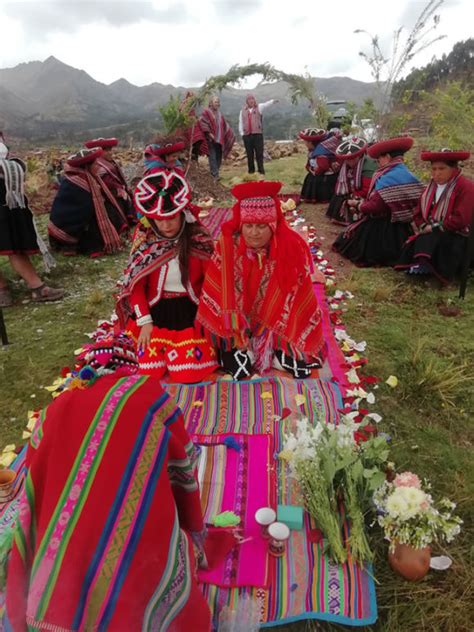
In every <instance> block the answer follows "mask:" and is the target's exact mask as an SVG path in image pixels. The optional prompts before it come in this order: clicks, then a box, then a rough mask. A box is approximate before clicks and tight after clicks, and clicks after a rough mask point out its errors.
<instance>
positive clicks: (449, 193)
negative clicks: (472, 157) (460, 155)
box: [420, 169, 461, 224]
mask: <svg viewBox="0 0 474 632" xmlns="http://www.w3.org/2000/svg"><path fill="white" fill-rule="evenodd" d="M460 177H461V170H460V169H458V170H457V171H456V173H455V174H454V175H453V177H452V178H450V180H449V181H448V182H447V183H446V188H445V189H444V191H443V192H442V194H441V196H440V198H439V200H438V201H437V202H436V203H435V195H436V189H437V188H438V185H437V184H436V182H435V181H434V180H431V181H430V183H429V184H428V186H427V187H426V189H425V190H424V191H423V194H422V196H421V199H420V210H421V214H422V216H423V219H424V220H425V222H429V221H431V220H434V221H435V222H440V223H441V224H442V223H443V222H444V221H445V220H446V219H447V218H448V217H449V215H450V214H451V212H452V210H453V204H454V199H455V190H456V188H457V186H458V181H459V178H460Z"/></svg>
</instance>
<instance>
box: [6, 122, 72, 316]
mask: <svg viewBox="0 0 474 632" xmlns="http://www.w3.org/2000/svg"><path fill="white" fill-rule="evenodd" d="M2 138H3V136H2V135H1V132H0V256H5V257H8V259H9V262H10V265H11V267H12V268H13V269H14V270H15V272H16V273H17V274H19V275H20V276H21V278H22V279H23V280H24V281H25V283H26V284H27V286H28V288H29V289H30V291H31V297H32V300H33V301H35V302H45V301H57V300H60V299H61V298H62V297H63V295H64V290H62V289H59V288H52V287H49V286H47V285H46V284H45V283H44V282H43V281H42V280H41V278H40V276H39V275H38V273H37V272H36V269H35V267H34V266H33V263H32V262H31V259H30V255H34V254H38V253H40V252H42V254H43V257H44V259H45V264H46V266H45V267H46V268H47V265H49V264H51V263H54V261H52V262H51V261H50V255H49V253H48V251H47V248H46V244H45V243H44V241H43V239H42V238H41V236H40V235H39V233H38V232H37V230H36V226H35V223H34V220H33V213H32V212H31V210H30V208H29V206H28V199H27V198H26V196H25V193H24V185H25V172H26V165H25V163H24V162H23V161H22V160H20V159H19V158H13V157H9V150H8V148H7V146H6V144H5V143H3V142H2ZM12 304H13V297H12V295H11V293H10V290H9V288H8V285H7V281H6V279H5V277H4V276H3V274H2V273H1V272H0V308H2V307H10V305H12Z"/></svg>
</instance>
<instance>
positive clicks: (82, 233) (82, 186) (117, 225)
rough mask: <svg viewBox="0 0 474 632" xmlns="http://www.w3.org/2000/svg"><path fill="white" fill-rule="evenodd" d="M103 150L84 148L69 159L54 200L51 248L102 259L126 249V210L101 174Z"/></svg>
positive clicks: (51, 218) (51, 215)
mask: <svg viewBox="0 0 474 632" xmlns="http://www.w3.org/2000/svg"><path fill="white" fill-rule="evenodd" d="M102 154H103V150H102V149H100V148H96V149H82V150H81V151H79V152H78V153H77V154H74V155H73V156H71V157H70V158H68V160H67V163H66V166H65V168H64V177H63V179H62V180H61V184H60V185H59V191H58V192H57V194H56V197H55V198H54V201H53V206H52V208H51V213H50V216H49V224H48V233H49V241H50V243H51V247H52V248H54V249H55V250H58V251H60V252H62V253H63V254H65V255H80V254H85V255H90V256H91V257H98V256H101V255H103V254H110V253H113V252H117V251H118V250H120V249H121V247H122V242H121V239H120V235H121V233H123V232H125V231H126V230H127V228H128V225H129V220H128V219H127V217H126V215H125V213H124V211H123V209H122V207H121V206H120V204H119V203H118V202H117V200H116V199H115V197H114V195H113V194H112V192H111V191H110V189H109V187H108V186H107V185H106V184H105V182H104V181H103V180H102V178H101V177H100V176H99V175H98V170H99V166H98V165H97V162H96V159H97V158H100V157H101V156H102Z"/></svg>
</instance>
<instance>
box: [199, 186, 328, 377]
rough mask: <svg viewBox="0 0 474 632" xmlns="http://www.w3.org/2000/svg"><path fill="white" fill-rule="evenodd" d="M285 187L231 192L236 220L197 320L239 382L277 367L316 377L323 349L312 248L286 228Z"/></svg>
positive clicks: (225, 230) (228, 227)
mask: <svg viewBox="0 0 474 632" xmlns="http://www.w3.org/2000/svg"><path fill="white" fill-rule="evenodd" d="M280 188H281V183H280V182H248V183H244V184H239V185H237V186H235V187H234V188H233V189H232V194H233V195H234V196H235V197H236V198H237V202H236V204H235V205H234V208H233V218H232V220H231V221H229V222H226V223H225V224H224V225H223V226H222V234H221V237H220V239H219V242H218V244H217V248H216V252H215V254H214V256H213V258H212V262H211V264H210V266H209V268H208V271H207V275H206V279H205V281H204V285H203V289H202V295H201V301H200V303H199V308H198V313H197V318H196V320H197V321H198V322H199V324H200V325H201V326H202V328H203V330H204V331H205V333H206V335H207V336H208V337H209V339H210V340H212V341H213V342H214V343H215V345H216V346H218V348H219V350H220V360H221V365H222V366H223V368H224V370H226V371H227V372H228V373H231V375H232V376H233V377H234V378H235V379H242V378H244V377H249V376H250V375H251V374H252V371H253V366H254V367H255V369H256V370H257V371H258V372H259V373H261V372H263V371H266V370H267V369H269V368H271V366H272V365H273V366H275V367H276V368H279V369H284V370H286V371H288V372H289V373H291V374H292V375H293V376H294V377H297V378H303V377H309V376H310V374H311V368H312V367H314V366H319V355H320V352H321V351H322V348H323V334H322V324H321V312H320V310H319V306H318V303H317V300H316V295H315V293H314V290H313V286H312V282H311V273H310V270H311V263H310V261H311V259H310V252H309V249H308V246H307V244H306V242H305V241H304V240H303V238H302V237H300V236H299V235H298V234H297V233H296V232H295V231H293V230H291V229H290V228H289V226H288V225H287V223H286V221H285V219H284V217H283V214H282V212H281V209H280V201H279V199H278V197H277V195H278V192H279V190H280Z"/></svg>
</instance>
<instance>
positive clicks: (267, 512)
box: [255, 507, 277, 527]
mask: <svg viewBox="0 0 474 632" xmlns="http://www.w3.org/2000/svg"><path fill="white" fill-rule="evenodd" d="M276 517H277V516H276V511H275V510H274V509H272V508H271V507H260V509H257V511H256V512H255V520H256V521H257V522H258V524H259V525H261V526H262V527H266V526H268V525H269V524H271V523H272V522H275V520H276Z"/></svg>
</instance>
